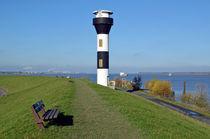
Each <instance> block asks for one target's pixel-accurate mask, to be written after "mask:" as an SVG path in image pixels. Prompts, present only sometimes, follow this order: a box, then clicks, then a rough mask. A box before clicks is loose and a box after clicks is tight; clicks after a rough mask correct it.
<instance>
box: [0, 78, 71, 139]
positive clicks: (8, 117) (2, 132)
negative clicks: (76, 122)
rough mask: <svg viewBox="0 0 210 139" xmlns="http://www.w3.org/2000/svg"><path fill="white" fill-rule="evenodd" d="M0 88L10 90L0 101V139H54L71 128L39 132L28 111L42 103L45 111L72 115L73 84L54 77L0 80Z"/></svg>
mask: <svg viewBox="0 0 210 139" xmlns="http://www.w3.org/2000/svg"><path fill="white" fill-rule="evenodd" d="M0 86H1V87H4V88H8V90H9V92H8V95H7V96H6V97H1V98H0V138H40V137H45V138H52V137H54V138H56V137H61V136H63V133H64V132H68V130H69V128H72V127H63V128H62V127H59V128H58V127H56V126H52V127H50V128H49V129H47V130H40V129H38V128H37V126H36V125H35V123H34V116H33V114H32V112H31V109H30V108H31V105H32V104H33V103H35V102H37V101H39V100H40V99H42V100H43V101H44V104H45V105H46V109H49V108H60V109H61V110H62V111H63V112H65V115H71V114H72V101H71V100H73V97H74V86H73V83H69V82H67V81H66V80H64V79H59V78H54V77H36V76H0ZM52 133H54V134H52ZM55 133H56V134H55Z"/></svg>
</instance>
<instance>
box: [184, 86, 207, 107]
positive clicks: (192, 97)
mask: <svg viewBox="0 0 210 139" xmlns="http://www.w3.org/2000/svg"><path fill="white" fill-rule="evenodd" d="M207 92H208V89H207V87H203V86H201V85H200V84H197V85H196V92H195V93H188V94H184V93H183V94H182V98H181V100H182V102H185V103H190V104H195V105H197V106H198V107H204V108H208V107H209V102H208V95H207Z"/></svg>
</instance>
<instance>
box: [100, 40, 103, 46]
mask: <svg viewBox="0 0 210 139" xmlns="http://www.w3.org/2000/svg"><path fill="white" fill-rule="evenodd" d="M102 44H103V41H102V39H99V47H102Z"/></svg>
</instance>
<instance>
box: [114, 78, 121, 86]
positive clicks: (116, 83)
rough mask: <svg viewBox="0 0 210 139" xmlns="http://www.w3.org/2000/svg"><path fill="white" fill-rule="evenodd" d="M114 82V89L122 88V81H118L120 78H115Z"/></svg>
mask: <svg viewBox="0 0 210 139" xmlns="http://www.w3.org/2000/svg"><path fill="white" fill-rule="evenodd" d="M114 81H115V87H117V88H118V87H122V81H121V80H120V78H118V77H115V78H114Z"/></svg>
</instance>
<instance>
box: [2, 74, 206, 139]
mask: <svg viewBox="0 0 210 139" xmlns="http://www.w3.org/2000/svg"><path fill="white" fill-rule="evenodd" d="M0 87H3V88H8V90H9V92H8V95H7V96H3V97H0V138H58V137H59V138H210V126H208V125H206V124H204V123H201V122H199V121H196V120H194V119H191V118H189V117H187V116H184V115H182V114H179V113H177V112H174V111H171V110H169V109H167V108H164V107H162V106H159V105H158V104H155V103H153V102H150V101H148V100H145V99H144V98H141V97H139V96H135V95H132V94H129V93H126V92H122V91H116V90H112V89H109V88H106V87H103V86H99V85H97V84H95V83H92V82H89V81H85V80H81V79H73V80H72V81H71V82H68V81H67V80H66V79H64V78H56V77H38V76H0ZM40 99H42V100H43V101H44V104H45V105H46V109H50V108H59V109H61V112H62V113H63V114H64V115H65V116H73V117H74V118H73V125H69V126H57V125H56V124H51V123H45V124H46V125H47V128H46V129H38V127H37V125H36V124H35V123H34V116H33V114H32V112H31V109H30V107H31V105H32V104H33V103H35V102H37V101H38V100H40Z"/></svg>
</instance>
